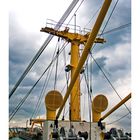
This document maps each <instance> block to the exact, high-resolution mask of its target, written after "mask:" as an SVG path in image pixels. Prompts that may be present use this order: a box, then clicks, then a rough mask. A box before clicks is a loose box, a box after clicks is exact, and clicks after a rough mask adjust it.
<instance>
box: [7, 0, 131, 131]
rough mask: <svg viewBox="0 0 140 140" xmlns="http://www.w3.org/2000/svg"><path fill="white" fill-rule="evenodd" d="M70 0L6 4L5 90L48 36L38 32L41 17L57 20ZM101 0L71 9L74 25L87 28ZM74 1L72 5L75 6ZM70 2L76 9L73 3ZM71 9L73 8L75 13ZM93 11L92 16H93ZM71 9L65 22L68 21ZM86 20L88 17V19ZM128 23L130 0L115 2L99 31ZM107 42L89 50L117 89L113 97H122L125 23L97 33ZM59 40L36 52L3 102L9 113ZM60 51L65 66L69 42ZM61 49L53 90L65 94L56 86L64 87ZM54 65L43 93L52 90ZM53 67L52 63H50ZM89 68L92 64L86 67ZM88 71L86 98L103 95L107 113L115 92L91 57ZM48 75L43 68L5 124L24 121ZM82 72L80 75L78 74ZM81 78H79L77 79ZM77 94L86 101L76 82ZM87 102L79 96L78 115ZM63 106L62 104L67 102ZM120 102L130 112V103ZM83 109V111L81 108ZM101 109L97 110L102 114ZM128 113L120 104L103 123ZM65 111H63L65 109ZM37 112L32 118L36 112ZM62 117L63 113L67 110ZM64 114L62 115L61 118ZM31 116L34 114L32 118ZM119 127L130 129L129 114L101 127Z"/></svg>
mask: <svg viewBox="0 0 140 140" xmlns="http://www.w3.org/2000/svg"><path fill="white" fill-rule="evenodd" d="M71 2H72V0H59V1H56V0H51V1H48V0H36V1H33V0H30V1H29V0H28V1H27V0H21V1H18V0H13V1H12V2H11V3H10V6H9V9H10V10H9V91H11V89H12V88H13V86H14V85H15V83H16V82H17V81H18V79H19V78H20V76H21V75H22V73H23V72H24V70H25V69H26V67H27V66H28V64H29V63H30V62H31V60H32V58H33V57H34V56H35V54H36V53H37V51H38V50H39V48H40V47H41V45H42V44H43V43H44V41H45V39H46V38H47V36H48V34H46V33H43V32H40V29H41V28H42V27H45V25H46V22H47V21H48V20H47V19H52V20H54V21H59V19H60V18H61V16H62V15H63V13H64V12H65V10H66V9H67V7H68V6H69V5H70V3H71ZM102 2H103V0H96V1H95V0H85V1H84V2H83V3H82V5H81V7H80V8H79V10H78V11H77V13H76V23H77V25H79V26H81V28H88V29H91V27H92V26H93V24H94V22H95V19H96V17H97V15H98V14H95V12H96V11H97V10H98V9H99V8H100V7H101V5H102ZM115 2H116V0H114V1H113V2H112V4H111V7H110V9H109V12H108V15H107V16H106V18H105V21H104V23H103V25H102V27H101V30H100V32H101V31H102V29H103V27H104V25H105V23H106V21H107V19H108V17H109V15H110V13H111V11H112V9H113V6H114V4H115ZM79 4H80V2H79V3H78V5H79ZM78 5H77V6H76V8H77V7H78ZM76 8H75V9H74V10H73V11H75V10H76ZM94 14H95V16H94V18H92V17H93V15H94ZM72 15H73V12H72V13H71V15H70V16H69V17H68V19H67V20H66V22H65V23H66V24H67V23H68V21H69V20H70V19H71V17H72ZM91 18H92V20H91ZM130 22H131V1H130V0H127V2H126V1H125V0H120V1H119V2H118V4H117V7H116V9H115V11H114V13H113V15H112V17H111V19H110V21H109V23H108V25H107V27H106V29H105V31H108V30H111V29H113V28H116V27H119V26H121V25H124V24H127V23H130ZM70 24H74V19H72V20H71V22H70ZM103 37H104V38H105V39H106V40H107V42H106V43H105V44H104V45H102V44H98V45H96V46H95V48H93V50H92V54H93V56H94V58H96V61H97V62H98V63H99V64H100V66H101V67H102V69H103V70H104V71H105V73H106V75H107V76H108V78H109V79H110V80H111V81H112V83H113V85H114V87H115V88H116V90H117V91H118V93H119V95H120V96H121V97H122V98H124V97H125V96H127V95H128V94H129V93H130V92H131V26H128V27H127V28H124V29H121V30H118V31H115V32H111V33H108V34H105V35H103ZM63 43H64V41H63V40H60V41H59V42H58V38H57V37H54V38H53V39H52V41H51V43H49V45H48V46H47V48H46V49H45V51H44V52H43V53H42V55H41V56H40V58H39V59H38V60H37V62H36V63H35V65H34V66H33V68H32V69H31V70H30V72H29V73H28V75H27V76H26V77H25V79H24V80H23V81H22V83H21V84H20V86H19V87H18V89H17V90H16V92H15V93H14V95H13V96H12V97H11V99H10V101H9V112H12V111H13V109H14V108H15V107H16V105H17V104H18V103H19V102H20V101H21V99H22V98H23V97H24V96H25V95H26V94H27V92H28V91H29V90H30V89H31V88H32V86H33V85H34V83H35V82H36V81H37V80H38V78H39V77H40V76H41V74H42V73H43V71H44V70H45V69H46V67H47V66H48V65H49V63H50V61H51V59H52V56H53V53H54V50H55V48H56V47H58V46H59V47H60V48H61V47H62V44H63ZM65 51H66V64H69V55H68V53H69V51H70V45H68V46H67V47H66V49H65ZM64 64H65V61H64V53H62V54H61V55H60V57H59V65H58V79H59V80H58V81H57V84H56V89H57V90H59V91H62V94H63V95H64V94H65V91H66V88H65V89H64V90H62V89H63V88H64V86H65V82H66V80H65V79H66V78H65V77H64V76H63V75H64V74H65V73H64ZM55 66H56V63H55V62H54V68H53V70H52V72H51V76H50V79H49V82H48V84H47V83H46V85H45V87H46V88H45V90H43V93H45V94H46V93H47V92H48V91H49V90H51V89H53V88H54V78H55V71H56V70H55ZM52 67H53V66H52ZM91 67H92V68H91ZM89 68H90V70H89V74H90V76H91V77H92V83H91V84H92V89H93V93H92V96H95V95H97V94H99V93H104V95H106V96H107V98H108V100H109V107H108V109H107V110H106V111H105V112H107V111H108V110H109V109H110V108H111V107H112V106H114V105H115V104H116V103H118V102H119V101H120V99H119V98H118V96H117V95H116V94H115V92H114V91H113V90H112V88H111V87H110V85H109V84H108V82H107V80H106V79H105V78H104V76H103V74H102V73H101V71H100V70H99V68H98V67H97V65H96V64H95V63H94V62H93V60H92V59H90V60H89ZM47 75H49V73H48V72H47V73H46V74H45V75H44V77H43V78H42V80H41V81H40V82H39V83H38V84H37V86H36V87H35V88H34V90H33V91H32V92H31V95H30V96H29V98H28V99H27V100H26V102H25V104H24V105H23V106H22V107H21V109H20V110H19V112H18V113H17V114H16V116H15V117H14V118H13V120H11V122H10V125H11V126H15V125H21V123H22V125H23V124H24V125H25V123H26V120H27V119H30V117H31V116H32V114H33V111H34V109H35V107H36V105H37V100H38V98H39V96H40V94H41V92H42V89H43V85H44V81H45V78H46V77H47ZM81 76H82V75H81ZM83 79H84V78H83ZM82 84H83V85H84V86H82V89H81V90H82V91H81V93H82V96H81V98H82V97H85V99H87V90H86V84H85V82H84V81H82ZM87 102H88V101H87V100H85V101H84V100H83V99H82V107H81V116H82V119H86V120H88V119H89V116H88V115H85V114H88V113H87V112H88V109H85V108H86V107H88V105H87ZM67 105H68V103H67ZM126 105H127V106H128V107H129V109H130V110H131V104H130V101H128V102H127V103H126ZM83 108H84V110H82V109H83ZM39 112H40V114H38V115H40V116H41V117H45V106H44V100H42V103H41V108H40V109H39ZM105 112H103V114H105ZM127 113H128V111H127V110H126V108H125V107H124V106H122V107H120V108H119V109H118V110H117V111H116V112H114V113H113V114H112V115H110V117H108V118H107V119H106V120H105V121H106V123H107V124H109V123H110V122H113V121H115V120H117V119H119V118H120V117H122V116H123V115H125V114H127ZM66 114H67V113H66ZM38 115H37V116H38ZM67 115H68V114H67ZM67 115H66V117H67ZM37 116H34V117H37ZM114 126H115V127H116V126H117V127H120V128H124V129H125V130H128V131H130V129H131V116H130V115H128V116H127V117H126V118H124V119H122V120H121V121H119V122H117V123H114V124H112V125H108V126H107V127H108V128H110V127H114Z"/></svg>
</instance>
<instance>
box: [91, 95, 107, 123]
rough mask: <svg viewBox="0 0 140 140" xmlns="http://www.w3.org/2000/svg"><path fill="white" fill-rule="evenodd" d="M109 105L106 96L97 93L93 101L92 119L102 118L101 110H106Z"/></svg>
mask: <svg viewBox="0 0 140 140" xmlns="http://www.w3.org/2000/svg"><path fill="white" fill-rule="evenodd" d="M107 106H108V100H107V98H106V96H104V95H102V94H100V95H97V96H96V97H95V98H94V99H93V102H92V121H93V122H98V121H99V120H100V118H101V112H103V111H105V110H106V108H107Z"/></svg>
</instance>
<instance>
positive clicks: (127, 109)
mask: <svg viewBox="0 0 140 140" xmlns="http://www.w3.org/2000/svg"><path fill="white" fill-rule="evenodd" d="M90 54H91V53H90ZM91 57H92V58H93V60H94V62H95V63H96V65H97V66H98V68H99V69H100V70H101V72H102V73H103V75H104V77H105V78H106V80H107V81H108V83H109V84H110V86H111V87H112V89H113V90H114V91H115V93H116V94H117V96H118V97H119V98H120V100H122V98H121V96H120V95H119V93H118V92H117V90H116V89H115V87H114V86H113V84H112V83H111V81H110V80H109V78H108V77H107V75H106V74H105V72H104V71H103V69H102V68H101V66H100V65H99V64H98V62H97V61H96V60H95V59H94V57H93V56H92V54H91ZM124 106H125V107H126V109H127V110H128V112H129V113H130V114H131V111H130V110H129V108H128V107H127V105H126V104H125V103H124Z"/></svg>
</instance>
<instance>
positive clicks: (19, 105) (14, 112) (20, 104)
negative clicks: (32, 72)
mask: <svg viewBox="0 0 140 140" xmlns="http://www.w3.org/2000/svg"><path fill="white" fill-rule="evenodd" d="M65 47H66V46H63V47H62V48H61V50H60V53H61V52H62V51H63V49H64V48H65ZM60 53H59V55H60ZM57 57H58V55H56V56H55V57H54V59H53V60H52V61H51V62H50V64H49V65H48V67H47V68H46V69H45V71H44V72H43V74H42V75H41V76H40V78H39V79H38V80H37V82H36V83H35V84H34V85H33V87H32V88H31V89H30V91H29V92H28V93H27V94H26V96H25V97H24V98H23V99H22V101H21V102H20V103H19V104H18V105H17V107H16V108H15V110H13V112H12V113H11V114H12V115H11V116H10V120H11V119H12V118H13V117H14V116H15V114H16V113H17V111H18V110H19V109H20V107H21V106H22V105H23V103H24V102H25V100H26V99H27V98H28V96H29V95H30V93H31V92H32V90H33V89H34V87H35V86H36V85H37V83H38V82H39V81H40V79H41V78H42V77H43V75H44V74H45V73H46V71H47V70H48V69H49V67H50V66H51V65H52V63H53V62H54V61H55V60H56V59H57ZM10 120H9V121H10Z"/></svg>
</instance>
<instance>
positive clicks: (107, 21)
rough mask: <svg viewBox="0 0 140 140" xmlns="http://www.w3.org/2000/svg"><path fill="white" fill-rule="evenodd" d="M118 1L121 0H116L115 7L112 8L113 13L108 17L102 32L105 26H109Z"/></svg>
mask: <svg viewBox="0 0 140 140" xmlns="http://www.w3.org/2000/svg"><path fill="white" fill-rule="evenodd" d="M118 2H119V0H117V1H116V3H115V5H114V7H113V9H112V11H111V14H110V16H109V17H108V19H107V22H106V24H105V26H104V28H103V30H102V32H101V34H103V33H104V31H105V28H106V27H107V25H108V23H109V21H110V18H111V16H112V15H113V12H114V10H115V8H116V6H117V4H118Z"/></svg>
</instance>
